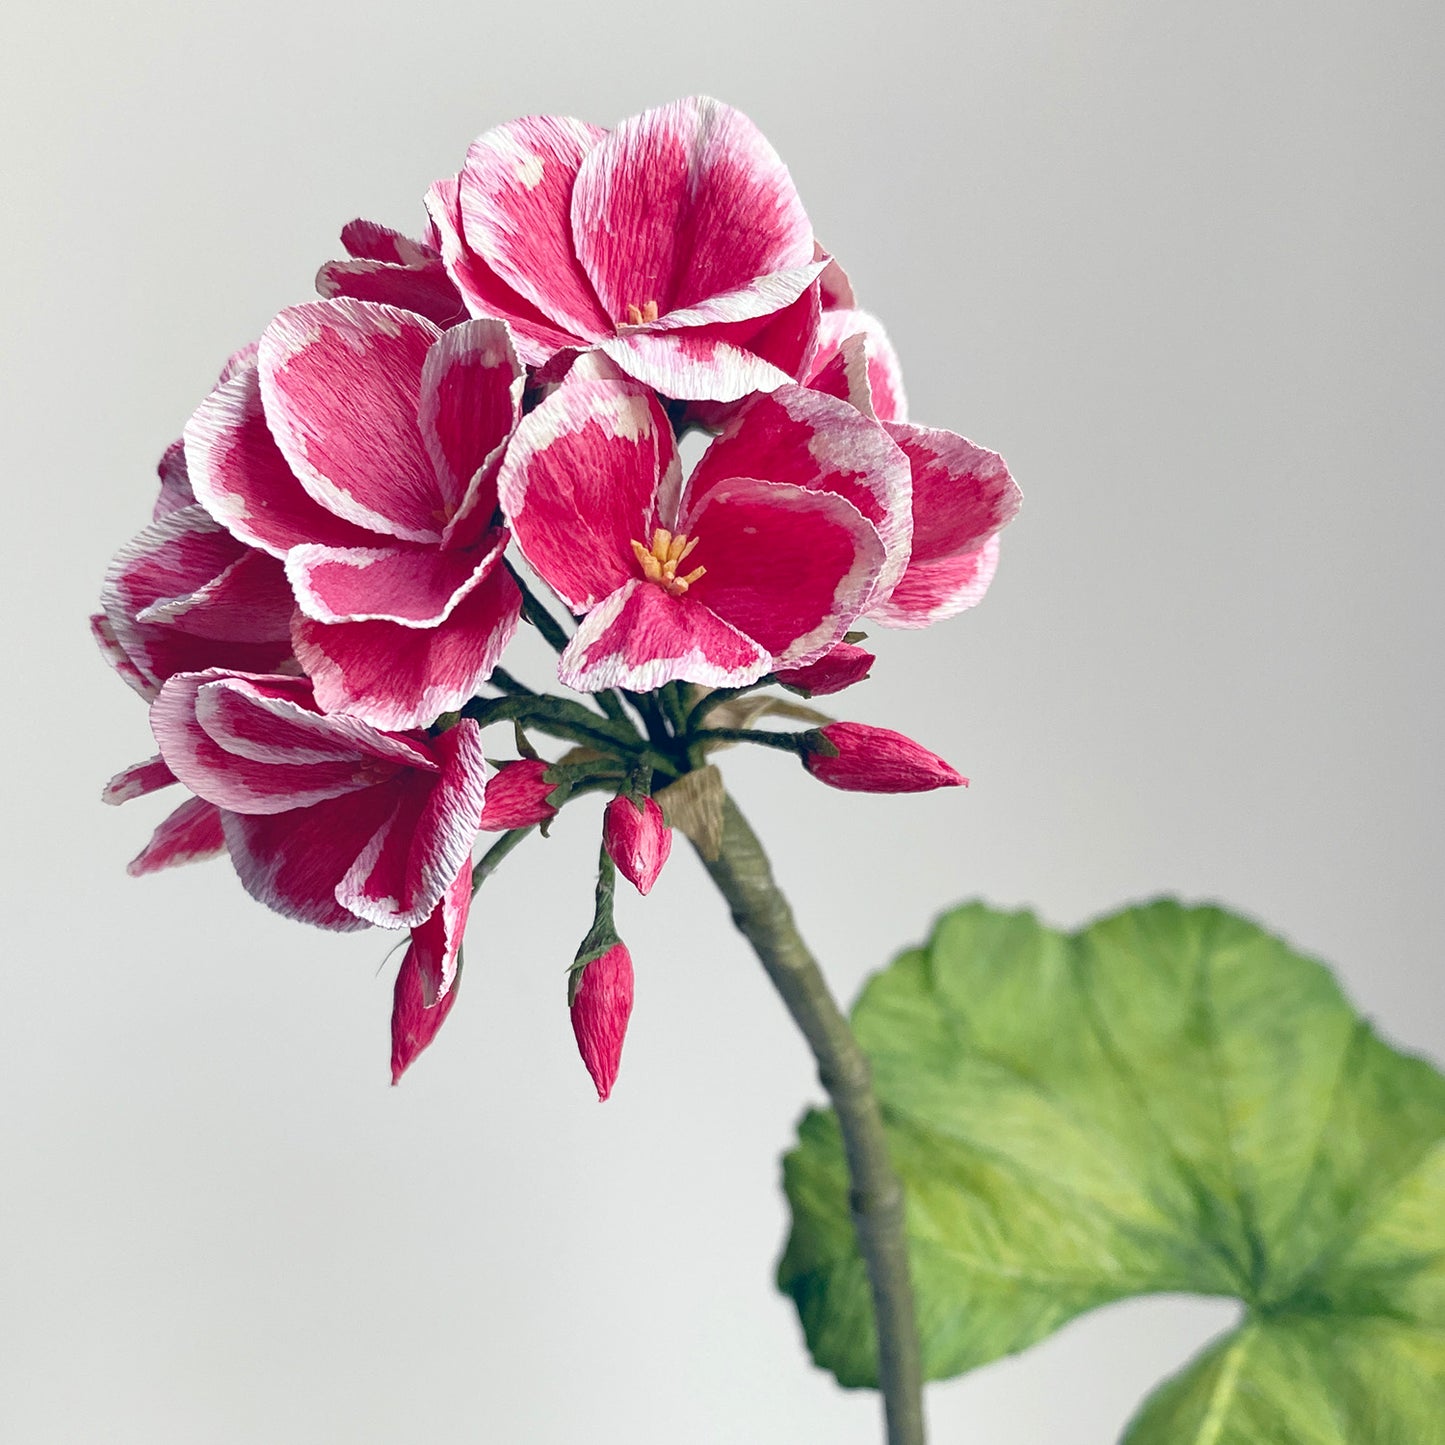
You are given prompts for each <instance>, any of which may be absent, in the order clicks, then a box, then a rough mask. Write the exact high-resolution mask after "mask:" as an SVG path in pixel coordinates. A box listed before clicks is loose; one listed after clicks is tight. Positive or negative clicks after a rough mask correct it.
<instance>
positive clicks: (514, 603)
mask: <svg viewBox="0 0 1445 1445" xmlns="http://www.w3.org/2000/svg"><path fill="white" fill-rule="evenodd" d="M522 385H523V380H522V372H521V368H520V366H519V364H518V362H517V360H516V357H515V356H514V355H513V353H512V349H511V345H510V343H509V341H508V338H507V333H506V328H505V327H504V326H502V325H501V324H500V323H498V322H495V321H471V322H467V323H466V324H464V325H462V326H457V327H454V328H453V329H452V330H450V331H447V332H442V331H441V330H439V328H438V327H437V326H435V325H434V324H433V323H432V322H430V321H428V320H426V319H425V318H424V317H422V316H419V315H416V314H414V313H412V312H409V311H402V310H399V309H397V308H396V307H393V306H384V305H378V304H375V303H372V302H367V301H356V300H351V299H349V298H340V299H337V300H333V301H313V302H309V303H307V304H306V305H303V306H293V307H291V308H290V309H289V310H287V311H283V312H282V313H281V314H280V315H279V316H278V317H277V318H276V320H275V321H273V322H272V323H271V325H270V326H268V327H267V328H266V331H265V334H264V335H263V336H262V338H261V342H260V346H259V349H258V353H257V358H256V361H255V362H254V363H253V364H249V365H245V366H243V367H241V368H240V369H239V370H238V371H237V372H236V374H235V375H234V376H232V377H231V378H230V379H229V380H227V381H225V382H223V383H222V384H221V385H220V386H219V387H217V389H216V390H215V391H214V392H212V394H211V396H210V397H209V398H208V399H207V400H206V401H205V402H204V403H203V404H202V406H201V407H200V409H199V410H198V411H197V412H196V414H195V415H194V416H193V417H192V418H191V421H190V423H189V425H188V426H187V427H186V433H185V447H186V461H187V464H188V466H189V470H190V478H191V484H192V486H193V487H194V489H195V493H196V496H197V498H198V500H199V501H200V502H201V504H202V505H203V506H204V507H205V508H206V510H207V511H208V512H210V514H211V515H212V516H213V517H215V518H216V519H217V520H218V521H220V522H222V523H223V524H224V525H225V526H226V527H228V528H229V529H230V531H231V532H232V533H233V534H234V535H235V536H236V537H237V538H238V539H239V540H240V541H242V542H245V543H247V544H249V545H250V546H252V547H256V548H259V549H260V550H261V551H263V552H267V553H270V554H271V555H272V556H273V557H276V558H280V559H284V561H285V566H286V575H287V577H288V578H289V580H290V583H291V589H292V591H293V593H294V594H295V597H296V601H297V604H298V606H299V608H300V611H301V614H303V615H302V616H300V617H298V618H297V620H296V623H295V627H294V632H293V641H294V644H295V650H296V655H297V657H298V658H299V659H300V661H301V664H302V665H303V666H304V667H305V669H306V671H307V672H308V673H309V674H310V676H311V678H312V681H313V682H314V684H315V688H316V698H317V701H318V702H319V703H320V705H321V707H322V708H323V709H324V710H325V711H327V712H344V713H349V714H350V715H352V716H354V717H358V718H362V719H364V720H365V721H367V722H370V723H372V724H374V725H375V726H376V727H381V728H409V727H418V726H425V725H427V724H429V723H431V722H432V721H433V720H434V719H435V718H437V717H438V716H440V715H441V714H442V713H443V712H446V711H449V710H451V709H453V708H456V707H459V706H460V705H461V704H462V703H463V702H465V701H466V700H467V699H468V698H470V697H471V696H472V695H473V694H474V693H475V691H476V689H477V687H478V686H479V685H480V683H481V682H482V681H484V680H485V678H486V677H488V676H489V675H490V673H491V671H492V668H493V667H494V666H495V665H496V662H497V658H498V657H499V655H500V653H501V651H502V648H503V647H504V646H505V645H506V643H507V641H508V639H509V638H510V637H511V635H512V633H513V632H514V631H515V630H516V626H517V619H518V615H519V611H520V605H521V603H520V597H519V595H518V593H517V588H516V584H515V583H514V582H513V581H512V579H511V577H510V576H509V575H508V574H507V572H506V570H505V568H504V567H503V565H502V552H503V550H504V548H505V547H506V544H507V534H506V533H505V532H503V531H499V530H497V529H494V528H492V526H491V517H492V513H493V511H494V509H495V506H496V467H497V463H498V461H499V459H500V456H501V452H502V448H503V446H504V444H505V442H506V440H507V437H508V435H509V434H510V432H511V430H512V428H513V426H514V425H515V423H516V419H517V417H518V415H519V412H520V407H521V393H522Z"/></svg>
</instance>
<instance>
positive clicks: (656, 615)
mask: <svg viewBox="0 0 1445 1445" xmlns="http://www.w3.org/2000/svg"><path fill="white" fill-rule="evenodd" d="M603 366H604V367H605V366H606V363H603ZM907 474H908V466H907V460H906V458H905V457H904V456H903V455H902V453H901V452H899V450H898V449H897V447H895V446H894V445H893V443H892V442H891V441H890V440H889V439H888V437H887V436H886V435H885V434H884V432H883V431H882V429H881V428H880V427H879V426H878V425H877V424H876V423H874V422H871V421H869V420H868V419H867V418H865V417H863V416H862V415H861V414H860V413H859V412H858V411H856V410H855V409H854V408H852V407H850V406H848V405H847V404H846V403H843V402H839V401H836V400H834V399H833V398H831V397H826V396H823V395H822V394H820V393H817V392H812V391H808V390H806V389H804V388H802V387H796V386H784V387H780V388H778V390H776V391H774V392H773V393H772V394H770V395H762V396H756V397H754V398H752V399H751V400H750V401H749V402H748V403H747V404H746V405H744V406H743V407H741V408H740V409H739V411H738V414H737V415H736V416H735V417H734V418H733V420H732V421H731V422H729V424H728V426H727V428H726V429H725V430H724V431H723V432H722V433H721V434H720V435H719V436H718V437H717V438H716V439H715V440H714V441H713V442H712V444H711V445H710V446H709V447H708V449H707V451H706V453H705V454H704V456H703V458H702V460H701V461H700V462H699V463H698V465H697V467H696V468H695V469H694V471H693V474H692V476H691V477H690V478H689V479H688V481H687V483H686V485H684V484H683V481H682V476H681V468H680V465H679V462H678V456H677V448H676V444H675V442H674V440H673V433H672V428H671V426H670V425H669V424H668V421H667V417H666V415H665V414H664V412H663V410H662V407H661V405H660V404H659V403H658V401H657V399H656V397H654V396H653V395H652V394H651V393H650V392H649V391H648V390H647V389H646V388H644V387H642V386H639V385H638V384H637V383H635V382H632V381H629V380H627V379H625V378H620V377H608V376H606V375H600V374H599V369H598V368H595V367H592V366H587V367H584V366H583V365H582V364H581V363H579V365H578V367H576V368H574V370H573V372H572V373H570V374H569V375H568V378H567V380H566V381H565V382H564V383H563V385H562V386H560V387H559V388H558V389H557V390H556V391H555V392H554V393H553V394H552V395H551V396H550V397H548V398H547V400H546V401H544V402H543V403H542V404H541V405H540V406H539V407H538V408H537V409H536V410H535V411H533V412H532V413H530V414H529V415H528V416H527V417H525V418H524V419H523V421H522V424H521V425H520V426H519V427H518V429H517V432H516V435H515V436H514V438H513V440H512V444H511V446H510V447H509V448H508V450H507V455H506V458H505V459H504V461H503V464H502V471H501V475H500V478H499V480H498V490H499V492H500V495H501V499H502V507H503V510H504V512H505V513H506V515H507V518H508V520H509V522H510V524H511V526H512V528H513V531H514V533H515V535H516V538H517V542H518V545H519V546H520V547H521V549H522V552H523V554H524V555H525V556H526V558H527V560H528V561H529V562H530V563H531V564H532V566H533V567H534V568H535V569H536V571H537V572H538V573H539V574H540V575H541V576H542V577H543V578H544V579H545V580H546V582H547V583H548V584H549V585H550V586H551V587H552V588H553V590H554V591H556V593H557V594H558V596H560V597H561V598H562V600H563V602H564V603H566V605H567V606H568V607H569V608H570V609H571V610H572V611H573V612H574V613H579V614H582V613H585V614H586V616H585V618H584V620H583V621H582V623H581V625H580V626H579V627H578V629H577V632H576V633H575V634H574V636H573V638H572V641H571V643H570V644H569V645H568V647H567V650H566V652H565V653H564V654H563V656H562V659H561V664H560V667H559V676H560V677H561V679H562V681H563V682H564V683H566V684H567V685H568V686H570V687H574V688H578V689H579V690H582V691H594V690H597V689H600V688H608V687H619V686H620V687H625V688H630V689H632V690H635V691H643V692H645V691H648V690H650V689H652V688H655V687H659V686H661V684H663V683H664V682H667V681H669V680H670V679H673V678H678V679H682V680H683V681H687V682H697V683H703V684H705V685H707V686H712V687H725V686H737V685H743V684H746V683H751V682H755V681H757V679H758V678H760V677H762V676H763V675H764V674H765V673H768V672H771V671H774V670H775V669H776V668H779V667H783V668H787V667H801V666H804V665H805V664H807V663H809V662H813V661H815V660H816V659H817V658H819V657H822V656H823V655H824V654H825V653H827V652H829V651H830V650H831V649H832V648H833V647H834V646H835V645H836V644H837V643H838V642H839V641H841V640H842V637H843V634H844V633H845V632H846V631H847V630H848V628H849V627H850V626H851V625H852V623H853V622H854V620H856V618H857V617H858V616H859V615H860V614H861V613H862V612H864V611H866V610H867V608H868V607H869V606H870V604H871V603H872V602H873V600H874V599H875V597H877V596H879V595H883V594H885V593H886V591H887V590H888V589H890V588H891V587H892V585H893V583H894V581H895V580H896V578H897V577H899V576H901V574H902V571H903V568H904V567H905V566H906V565H907V560H908V548H909V531H910V526H911V524H910V522H909V517H908V505H909V503H908V475H907Z"/></svg>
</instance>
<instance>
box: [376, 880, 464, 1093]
mask: <svg viewBox="0 0 1445 1445" xmlns="http://www.w3.org/2000/svg"><path fill="white" fill-rule="evenodd" d="M457 880H458V881H457V884H456V885H455V887H454V888H453V889H452V890H450V891H449V892H448V896H447V898H445V899H443V900H442V902H441V903H440V904H438V905H437V908H436V911H435V912H434V913H433V914H432V916H431V917H430V918H429V919H427V921H426V922H425V923H423V924H422V925H421V926H420V927H418V928H414V929H412V931H411V946H410V947H409V948H408V949H407V951H406V956H405V957H404V958H403V959H402V961H401V969H400V970H399V971H398V973H397V975H396V988H395V989H394V990H393V992H392V1002H391V1082H392V1084H393V1085H395V1084H397V1083H399V1082H400V1081H401V1076H402V1075H403V1074H404V1073H405V1072H406V1071H407V1070H408V1069H409V1068H410V1067H411V1066H412V1064H414V1063H415V1062H416V1059H417V1055H419V1054H420V1053H421V1052H422V1051H423V1050H424V1049H426V1048H429V1047H430V1045H431V1043H432V1040H433V1039H435V1038H436V1036H437V1033H438V1031H439V1030H440V1029H441V1026H442V1025H443V1024H444V1023H445V1022H446V1018H447V1015H448V1014H449V1013H450V1012H451V1011H452V1005H453V1004H454V1003H455V1002H456V998H457V989H456V987H455V986H454V981H455V979H456V977H457V974H458V972H459V970H460V968H461V938H462V933H463V931H464V930H465V928H466V918H467V911H468V910H469V909H470V907H471V900H472V889H471V874H470V870H469V869H464V870H463V871H462V872H461V873H459V874H458V875H457ZM452 899H454V902H452V904H451V907H450V909H449V907H448V902H449V900H452ZM438 969H442V970H446V971H448V973H449V975H450V979H451V980H452V981H453V982H451V983H449V985H448V987H447V989H446V990H445V992H443V993H441V994H438V993H437V992H436V990H435V987H434V984H433V982H432V980H433V979H434V977H435V976H436V974H437V972H438Z"/></svg>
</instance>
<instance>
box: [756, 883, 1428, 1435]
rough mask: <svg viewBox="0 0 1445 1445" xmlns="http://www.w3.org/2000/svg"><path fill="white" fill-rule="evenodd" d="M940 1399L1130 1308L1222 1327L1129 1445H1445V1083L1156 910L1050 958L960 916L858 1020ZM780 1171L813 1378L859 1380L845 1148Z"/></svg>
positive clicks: (894, 970)
mask: <svg viewBox="0 0 1445 1445" xmlns="http://www.w3.org/2000/svg"><path fill="white" fill-rule="evenodd" d="M854 1027H855V1029H856V1031H857V1034H858V1037H859V1041H860V1042H861V1043H862V1045H863V1047H864V1049H866V1050H867V1052H868V1054H869V1056H870V1058H871V1059H872V1062H873V1069H874V1077H875V1082H876V1087H877V1090H878V1095H879V1098H880V1101H881V1103H882V1106H883V1111H884V1117H885V1120H886V1122H887V1125H888V1130H889V1142H890V1147H891V1151H892V1156H893V1160H894V1163H895V1164H896V1166H897V1168H898V1170H899V1173H900V1174H901V1175H902V1177H903V1180H904V1183H905V1186H906V1188H907V1193H908V1233H909V1249H910V1259H911V1265H912V1272H913V1278H914V1286H915V1290H916V1293H917V1298H918V1311H919V1326H920V1333H921V1335H922V1341H923V1352H924V1368H925V1371H926V1373H927V1375H928V1377H929V1378H931V1379H941V1378H944V1377H946V1376H950V1375H956V1374H959V1373H961V1372H963V1371H966V1370H970V1369H973V1368H975V1367H976V1366H978V1365H982V1364H984V1363H986V1362H987V1361H989V1360H993V1359H997V1358H998V1357H999V1356H1000V1355H1005V1354H1010V1353H1012V1352H1014V1351H1017V1350H1021V1349H1024V1348H1025V1347H1027V1346H1028V1345H1031V1344H1033V1343H1034V1342H1035V1341H1037V1340H1040V1339H1042V1338H1043V1337H1044V1336H1045V1335H1048V1334H1049V1333H1051V1332H1052V1331H1053V1330H1056V1329H1058V1328H1059V1326H1060V1325H1062V1324H1064V1323H1065V1322H1066V1321H1067V1320H1069V1319H1072V1318H1073V1317H1074V1316H1076V1315H1079V1314H1081V1313H1083V1312H1084V1311H1086V1310H1090V1309H1094V1308H1095V1307H1097V1306H1099V1305H1102V1304H1105V1303H1108V1302H1109V1301H1112V1300H1117V1299H1123V1298H1126V1297H1128V1296H1131V1295H1141V1294H1152V1293H1157V1292H1161V1291H1169V1292H1178V1291H1186V1292H1192V1293H1197V1294H1206V1295H1222V1296H1233V1297H1234V1298H1236V1299H1238V1300H1240V1301H1241V1302H1242V1303H1243V1304H1244V1307H1245V1316H1244V1321H1243V1323H1242V1324H1241V1326H1240V1327H1239V1329H1238V1330H1236V1331H1235V1332H1234V1333H1232V1334H1231V1335H1229V1336H1227V1337H1226V1338H1225V1339H1223V1340H1221V1341H1219V1342H1218V1343H1217V1344H1216V1345H1215V1346H1213V1347H1212V1348H1211V1349H1209V1350H1208V1351H1206V1352H1205V1353H1204V1354H1203V1355H1202V1356H1201V1357H1200V1358H1199V1359H1198V1360H1196V1361H1195V1362H1194V1363H1193V1364H1192V1365H1191V1366H1189V1367H1188V1368H1187V1369H1186V1370H1185V1371H1184V1372H1183V1373H1182V1374H1180V1375H1179V1376H1177V1377H1176V1378H1175V1379H1173V1380H1171V1381H1169V1382H1168V1383H1167V1384H1165V1385H1164V1386H1163V1387H1162V1388H1161V1389H1160V1390H1159V1391H1158V1392H1157V1393H1156V1394H1155V1395H1154V1396H1153V1398H1152V1399H1151V1400H1150V1401H1149V1402H1148V1403H1147V1404H1146V1405H1145V1407H1144V1408H1143V1410H1142V1412H1141V1413H1140V1414H1139V1416H1138V1418H1137V1419H1136V1420H1135V1422H1134V1424H1133V1425H1132V1426H1131V1428H1130V1430H1129V1432H1128V1434H1127V1436H1126V1439H1127V1441H1128V1445H1393V1442H1396V1441H1398V1442H1400V1445H1407V1442H1408V1445H1432V1442H1442V1441H1445V1078H1442V1076H1441V1075H1440V1074H1439V1073H1437V1072H1436V1071H1435V1070H1434V1069H1432V1068H1431V1067H1430V1066H1429V1065H1428V1064H1426V1063H1424V1062H1423V1061H1421V1060H1419V1059H1415V1058H1411V1057H1408V1056H1406V1055H1403V1054H1400V1053H1397V1052H1396V1051H1395V1050H1393V1049H1391V1048H1390V1047H1389V1046H1388V1045H1386V1044H1385V1043H1383V1042H1382V1041H1381V1040H1380V1039H1379V1038H1378V1037H1376V1035H1375V1034H1374V1033H1373V1032H1372V1031H1371V1029H1370V1028H1369V1026H1368V1025H1367V1024H1366V1023H1364V1022H1363V1021H1362V1020H1361V1019H1360V1018H1359V1017H1358V1016H1357V1015H1356V1014H1355V1013H1354V1011H1353V1010H1352V1009H1351V1008H1350V1006H1349V1004H1348V1003H1347V1002H1346V1001H1345V999H1344V998H1343V996H1342V995H1341V993H1340V991H1339V988H1338V987H1337V986H1336V984H1335V982H1334V980H1333V979H1332V978H1331V977H1330V975H1329V973H1328V972H1327V971H1326V970H1325V969H1324V968H1323V967H1322V966H1321V965H1320V964H1318V963H1315V962H1313V961H1311V960H1309V959H1306V958H1302V957H1300V956H1299V955H1298V954H1296V953H1294V952H1293V951H1292V950H1291V949H1289V948H1288V947H1287V946H1286V945H1285V944H1284V943H1282V942H1281V941H1280V940H1279V939H1277V938H1273V937H1271V936H1270V935H1269V934H1267V933H1265V932H1263V931H1262V930H1261V929H1260V928H1258V927H1257V926H1256V925H1254V924H1252V923H1250V922H1248V921H1247V920H1245V919H1242V918H1238V917H1235V916H1233V915H1231V914H1228V913H1225V912H1223V911H1221V910H1219V909H1215V908H1188V909H1186V908H1183V907H1181V906H1179V905H1178V904H1175V903H1171V902H1159V903H1153V904H1149V905H1147V906H1144V907H1140V908H1133V909H1129V910H1127V911H1125V912H1123V913H1119V914H1116V915H1114V916H1113V917H1111V918H1106V919H1103V920H1102V921H1100V922H1098V923H1096V924H1094V925H1093V926H1091V927H1089V928H1087V929H1085V930H1083V931H1082V932H1080V933H1078V934H1075V935H1072V936H1068V935H1064V934H1061V933H1057V932H1055V931H1053V930H1052V929H1049V928H1046V927H1044V926H1042V925H1041V924H1039V923H1038V922H1037V921H1036V920H1035V919H1034V918H1033V917H1032V916H1031V915H1029V914H1027V913H1014V914H1002V913H995V912H992V911H990V910H989V909H987V908H984V907H982V906H981V905H970V906H968V907H964V908H960V909H958V910H957V911H955V912H953V913H951V914H948V915H947V916H945V917H944V918H943V919H942V920H941V922H940V923H939V924H938V927H937V928H936V930H935V932H934V935H933V938H932V939H931V941H930V942H929V944H928V945H927V946H926V947H925V948H922V949H918V950H914V951H912V952H909V953H905V954H903V955H902V956H901V957H900V958H898V959H897V960H896V961H895V962H894V963H893V965H892V966H891V967H890V968H888V969H887V970H885V971H884V972H883V973H881V974H879V975H878V976H877V977H875V978H874V979H873V980H872V982H871V983H870V984H869V986H868V988H867V989H866V990H865V992H864V994H863V996H862V998H861V999H860V1000H859V1003H858V1006H857V1008H856V1009H855V1011H854ZM800 1135H801V1142H800V1144H799V1147H798V1148H797V1149H795V1150H794V1151H793V1152H792V1153H791V1154H789V1155H788V1157H787V1159H786V1160H785V1161H784V1180H785V1184H786V1188H787V1192H788V1197H789V1199H790V1201H791V1203H792V1207H793V1230H792V1234H791V1237H790V1238H789V1241H788V1246H787V1250H786V1252H785V1254H784V1256H783V1259H782V1262H781V1263H780V1265H779V1267H778V1278H779V1283H780V1285H781V1286H782V1288H783V1289H784V1290H785V1291H787V1292H788V1293H790V1294H791V1295H792V1296H793V1298H794V1300H795V1301H796V1303H797V1306H798V1310H799V1313H800V1315H801V1317H802V1321H803V1325H804V1329H805V1331H806V1333H807V1336H808V1343H809V1347H810V1348H811V1350H812V1352H813V1357H814V1359H815V1360H816V1361H817V1362H818V1364H820V1365H822V1366H824V1367H825V1368H827V1369H830V1370H832V1371H833V1372H834V1374H836V1375H837V1377H838V1379H839V1381H840V1382H841V1383H843V1384H845V1385H871V1384H874V1383H875V1381H876V1374H875V1368H876V1364H875V1361H876V1346H875V1341H874V1335H873V1324H872V1316H871V1311H870V1308H869V1295H868V1286H867V1280H866V1277H865V1275H864V1272H863V1265H862V1262H861V1260H860V1259H859V1257H858V1254H857V1251H856V1247H855V1244H854V1240H853V1233H852V1227H851V1223H850V1220H849V1217H848V1207H847V1182H846V1170H845V1165H844V1160H843V1153H842V1145H841V1141H840V1139H839V1135H838V1130H837V1125H836V1123H835V1121H834V1119H833V1116H832V1115H831V1114H828V1113H819V1112H813V1113H810V1114H809V1115H808V1116H807V1117H806V1118H805V1119H804V1120H803V1122H802V1125H801V1128H800Z"/></svg>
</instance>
